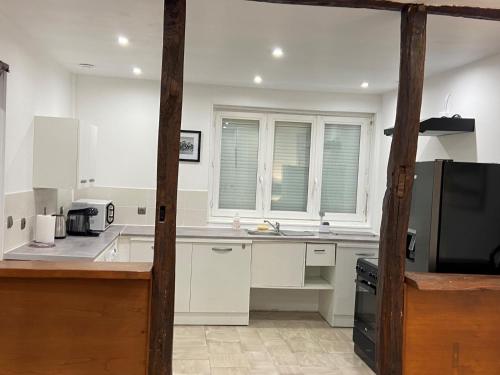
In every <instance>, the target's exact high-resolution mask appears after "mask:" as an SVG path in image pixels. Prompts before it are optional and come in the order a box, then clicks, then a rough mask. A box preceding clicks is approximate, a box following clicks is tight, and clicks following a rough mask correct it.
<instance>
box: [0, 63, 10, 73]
mask: <svg viewBox="0 0 500 375" xmlns="http://www.w3.org/2000/svg"><path fill="white" fill-rule="evenodd" d="M8 71H9V66H8V65H7V64H6V63H4V62H3V61H0V73H3V72H8Z"/></svg>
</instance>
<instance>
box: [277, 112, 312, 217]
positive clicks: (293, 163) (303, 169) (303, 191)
mask: <svg viewBox="0 0 500 375" xmlns="http://www.w3.org/2000/svg"><path fill="white" fill-rule="evenodd" d="M310 154H311V124H309V123H297V122H284V121H276V123H275V130H274V159H273V186H272V198H271V210H273V211H296V212H307V197H308V192H309V159H310Z"/></svg>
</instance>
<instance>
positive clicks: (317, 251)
mask: <svg viewBox="0 0 500 375" xmlns="http://www.w3.org/2000/svg"><path fill="white" fill-rule="evenodd" d="M314 252H315V253H326V250H325V249H318V250H314Z"/></svg>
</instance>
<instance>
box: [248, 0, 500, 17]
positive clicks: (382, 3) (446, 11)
mask: <svg viewBox="0 0 500 375" xmlns="http://www.w3.org/2000/svg"><path fill="white" fill-rule="evenodd" d="M249 1H256V2H261V3H272V4H291V5H316V6H328V7H339V8H364V9H378V10H389V11H391V10H392V11H398V12H399V11H402V10H403V8H404V7H406V6H408V5H411V4H409V2H407V1H391V0H249ZM428 2H429V1H425V0H421V1H418V0H416V1H415V3H416V4H421V3H428ZM470 2H471V3H473V1H470ZM499 6H500V4H499ZM426 7H427V13H429V14H436V15H441V16H451V17H464V18H476V19H482V20H492V21H499V20H500V9H493V8H479V7H473V6H453V5H426Z"/></svg>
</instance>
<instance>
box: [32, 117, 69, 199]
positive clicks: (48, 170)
mask: <svg viewBox="0 0 500 375" xmlns="http://www.w3.org/2000/svg"><path fill="white" fill-rule="evenodd" d="M77 165H78V121H77V120H74V119H68V118H55V117H35V120H34V135H33V187H34V188H52V189H74V188H75V187H76V185H75V183H76V180H77Z"/></svg>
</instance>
